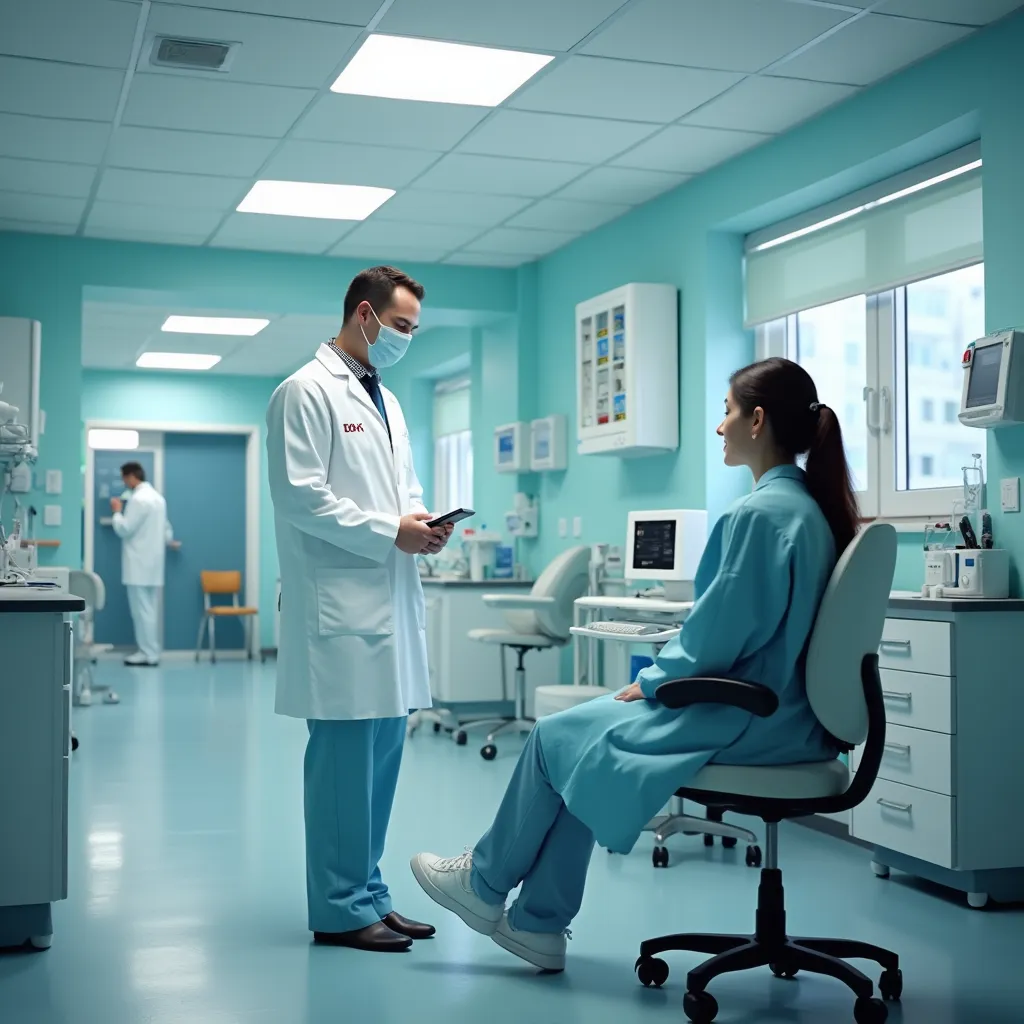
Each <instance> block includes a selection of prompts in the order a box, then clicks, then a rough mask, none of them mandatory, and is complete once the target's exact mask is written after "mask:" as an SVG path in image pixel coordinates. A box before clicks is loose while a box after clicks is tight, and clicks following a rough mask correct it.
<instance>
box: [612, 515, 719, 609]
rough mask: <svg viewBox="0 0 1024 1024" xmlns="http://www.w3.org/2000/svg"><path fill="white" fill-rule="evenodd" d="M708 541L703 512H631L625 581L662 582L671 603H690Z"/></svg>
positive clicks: (627, 538)
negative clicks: (694, 582)
mask: <svg viewBox="0 0 1024 1024" xmlns="http://www.w3.org/2000/svg"><path fill="white" fill-rule="evenodd" d="M707 537H708V514H707V512H706V511H704V510H703V509H672V510H668V511H653V512H630V513H629V526H628V530H627V534H626V552H627V554H626V569H625V574H626V579H628V580H635V581H644V580H648V581H652V582H659V583H661V584H662V585H663V587H664V588H665V597H666V598H667V599H668V600H670V601H688V600H691V599H692V597H693V581H694V579H695V577H696V575H697V566H698V564H699V563H700V559H701V555H703V554H704V546H705V544H706V543H707Z"/></svg>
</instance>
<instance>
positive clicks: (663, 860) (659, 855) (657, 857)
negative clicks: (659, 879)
mask: <svg viewBox="0 0 1024 1024" xmlns="http://www.w3.org/2000/svg"><path fill="white" fill-rule="evenodd" d="M651 863H652V864H653V865H654V866H655V867H656V868H667V867H668V847H667V846H656V847H655V848H654V850H653V851H652V853H651Z"/></svg>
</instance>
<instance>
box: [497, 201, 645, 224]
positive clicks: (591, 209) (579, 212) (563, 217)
mask: <svg viewBox="0 0 1024 1024" xmlns="http://www.w3.org/2000/svg"><path fill="white" fill-rule="evenodd" d="M629 209H630V207H629V206H623V205H622V204H621V203H580V202H576V201H575V200H570V199H542V200H540V202H538V203H536V204H534V205H533V206H531V207H530V208H529V209H528V210H524V211H523V212H522V213H520V214H518V215H516V216H515V217H513V218H512V219H511V220H510V221H509V222H508V226H509V227H516V228H546V229H548V230H552V231H592V230H593V229H594V228H596V227H599V226H600V225H602V224H606V223H607V222H608V221H610V220H614V219H615V218H616V217H621V216H622V215H623V214H624V213H626V212H627V211H628V210H629Z"/></svg>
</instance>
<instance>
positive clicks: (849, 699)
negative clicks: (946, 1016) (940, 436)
mask: <svg viewBox="0 0 1024 1024" xmlns="http://www.w3.org/2000/svg"><path fill="white" fill-rule="evenodd" d="M895 566H896V531H895V530H894V529H893V527H892V526H891V525H888V524H884V523H873V524H871V525H870V526H867V527H866V528H865V529H864V530H862V531H861V533H860V534H859V536H858V537H857V538H856V540H854V542H853V543H852V544H851V545H850V547H849V548H848V549H847V550H846V551H845V552H844V553H843V555H842V557H841V558H840V559H839V562H838V564H837V565H836V568H835V570H834V571H833V573H832V578H831V580H830V581H829V584H828V587H827V588H826V590H825V595H824V597H823V598H822V602H821V606H820V608H819V609H818V616H817V619H816V620H815V624H814V630H813V632H812V633H811V640H810V645H809V648H808V652H807V673H806V674H807V697H808V700H809V701H810V704H811V708H812V709H813V711H814V713H815V715H817V717H818V720H819V721H820V722H821V724H822V726H824V728H825V729H827V730H828V731H829V733H830V734H831V735H832V736H833V738H834V739H835V741H836V744H837V746H838V747H839V748H840V750H842V751H844V752H846V753H849V752H850V751H852V750H853V749H854V747H857V746H859V745H861V744H864V748H863V756H862V758H861V762H860V767H859V768H858V769H857V772H856V774H855V775H854V776H853V778H852V780H851V778H850V771H849V769H848V768H847V766H846V765H845V764H844V763H843V762H842V761H841V760H839V759H838V758H836V759H835V760H832V761H821V762H814V763H807V764H789V765H773V766H771V767H768V766H764V767H760V766H755V765H743V766H738V765H726V764H709V765H708V766H707V767H705V768H704V769H702V770H701V771H700V772H698V773H697V775H695V776H694V777H693V779H692V780H691V781H690V782H689V784H688V785H687V786H685V787H684V788H683V789H680V790H679V791H678V796H680V797H683V798H685V799H687V800H693V801H695V802H696V803H699V804H703V805H704V806H706V807H718V808H722V809H725V810H730V811H736V812H737V813H740V814H749V815H755V816H756V817H759V818H761V820H762V821H764V823H765V847H766V848H765V865H764V867H763V868H762V870H761V884H760V887H759V889H758V897H757V924H756V929H755V932H754V934H753V935H752V936H751V935H709V934H697V933H694V934H683V935H668V936H665V937H663V938H657V939H648V940H647V941H646V942H644V943H642V944H641V946H640V958H639V959H638V960H637V962H636V972H637V975H638V976H639V978H640V981H641V982H642V983H643V984H644V985H647V986H650V985H654V986H659V987H660V986H661V985H663V984H664V983H665V981H666V980H667V979H668V973H669V969H668V964H666V963H665V961H664V960H660V959H658V954H659V953H664V952H667V951H669V950H689V951H691V952H694V953H710V954H713V955H712V957H711V959H710V960H706V961H705V962H704V963H703V964H701V965H700V966H699V967H696V968H694V969H693V970H692V971H690V973H689V974H688V975H687V978H686V996H685V999H684V1001H683V1010H684V1012H685V1013H686V1016H687V1017H688V1018H689V1019H690V1020H691V1021H693V1022H694V1024H710V1022H711V1021H713V1020H714V1019H715V1017H716V1016H717V1014H718V1003H717V1002H716V1001H715V998H714V997H713V996H712V995H711V994H710V993H709V992H708V991H707V987H708V985H709V984H710V983H711V981H712V980H713V979H715V978H717V977H718V976H719V975H721V974H726V973H729V972H734V971H746V970H750V969H751V968H754V967H769V968H770V969H771V972H772V973H773V974H774V975H775V976H776V977H777V978H793V977H794V976H795V975H796V974H797V972H799V971H807V972H809V973H811V974H824V975H828V976H829V977H833V978H836V979H837V980H838V981H841V982H843V983H844V984H846V985H847V986H848V987H849V988H851V989H852V990H853V992H854V994H855V995H856V997H857V1001H856V1004H855V1007H854V1019H855V1021H856V1022H857V1024H882V1022H883V1021H885V1020H886V1018H887V1017H888V1014H889V1010H888V1007H887V1006H886V1003H885V1000H892V1001H894V1000H898V999H899V998H900V995H901V994H902V991H903V974H902V972H901V971H900V965H899V957H898V956H897V954H895V953H892V952H890V951H889V950H887V949H882V948H881V947H879V946H872V945H869V944H868V943H866V942H857V941H855V940H853V939H822V938H810V939H807V938H789V937H788V936H787V934H786V909H785V898H784V894H783V887H782V872H781V870H780V869H779V822H780V821H786V820H788V819H790V818H802V817H805V816H806V815H809V814H831V813H838V812H841V811H848V810H849V809H850V808H852V807H856V806H857V805H858V804H859V803H861V802H862V801H864V800H865V799H866V798H867V797H868V794H869V793H870V792H871V788H872V787H873V786H874V784H875V778H876V776H877V775H878V769H879V766H880V764H881V761H882V751H883V747H884V745H885V705H884V704H883V702H882V684H881V679H880V677H879V674H878V645H879V642H880V641H881V638H882V625H883V623H884V621H885V614H886V609H887V606H888V600H889V590H890V588H891V586H892V576H893V571H894V569H895ZM656 695H657V698H658V700H660V701H661V702H662V703H663V704H665V705H666V706H667V707H670V708H683V707H689V706H690V705H693V704H727V705H730V706H732V707H738V708H742V709H743V710H744V711H748V712H750V713H751V714H753V715H757V716H758V717H760V718H768V717H770V716H771V715H772V714H774V713H775V711H776V710H777V708H778V698H777V697H776V695H775V693H774V692H773V691H772V690H769V689H768V688H767V687H765V686H761V685H760V684H759V683H756V682H746V681H740V680H735V679H681V680H680V679H677V680H672V681H671V682H666V683H663V684H662V685H661V686H659V687H658V689H657V692H656ZM847 959H859V960H873V961H875V962H876V963H878V964H880V965H881V966H882V968H883V973H882V975H881V979H880V980H879V983H878V991H879V994H880V995H881V997H882V998H881V999H876V998H873V995H874V991H873V987H872V984H871V979H870V978H868V977H867V976H866V975H864V974H862V973H861V972H860V971H859V970H857V969H856V968H854V967H852V966H851V965H850V964H848V963H847V962H846V960H847Z"/></svg>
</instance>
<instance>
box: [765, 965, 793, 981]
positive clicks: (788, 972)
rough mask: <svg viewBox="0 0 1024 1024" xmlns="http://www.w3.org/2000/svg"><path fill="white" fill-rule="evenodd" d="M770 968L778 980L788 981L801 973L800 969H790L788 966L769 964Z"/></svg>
mask: <svg viewBox="0 0 1024 1024" xmlns="http://www.w3.org/2000/svg"><path fill="white" fill-rule="evenodd" d="M768 966H769V968H770V969H771V972H772V974H774V975H775V977H776V978H785V979H786V980H787V981H788V980H789V979H790V978H795V977H796V976H797V974H799V973H800V968H799V967H790V966H789V965H788V964H769V965H768Z"/></svg>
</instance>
